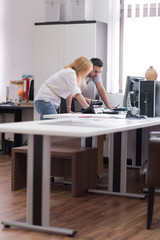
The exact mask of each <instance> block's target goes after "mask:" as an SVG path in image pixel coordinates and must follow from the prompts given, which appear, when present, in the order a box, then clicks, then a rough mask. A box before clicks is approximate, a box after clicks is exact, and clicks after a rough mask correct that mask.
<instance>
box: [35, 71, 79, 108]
mask: <svg viewBox="0 0 160 240" xmlns="http://www.w3.org/2000/svg"><path fill="white" fill-rule="evenodd" d="M77 93H81V90H80V88H79V86H78V83H77V75H76V72H75V71H74V70H73V69H72V68H64V69H62V70H60V71H59V72H57V73H55V74H53V75H52V76H51V77H50V78H48V79H47V80H46V81H45V82H44V83H43V84H42V86H41V87H40V89H39V91H38V93H37V95H36V97H35V100H44V101H45V102H50V103H52V104H53V105H54V106H55V108H58V107H59V105H60V103H61V97H62V98H64V99H66V98H67V97H68V96H69V95H70V94H72V96H73V97H74V96H75V95H76V94H77Z"/></svg>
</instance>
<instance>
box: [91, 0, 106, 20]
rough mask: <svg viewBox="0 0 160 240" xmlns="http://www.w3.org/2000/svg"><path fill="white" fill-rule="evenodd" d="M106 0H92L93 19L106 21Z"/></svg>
mask: <svg viewBox="0 0 160 240" xmlns="http://www.w3.org/2000/svg"><path fill="white" fill-rule="evenodd" d="M107 8H108V0H94V5H93V15H94V19H95V20H98V21H101V22H107Z"/></svg>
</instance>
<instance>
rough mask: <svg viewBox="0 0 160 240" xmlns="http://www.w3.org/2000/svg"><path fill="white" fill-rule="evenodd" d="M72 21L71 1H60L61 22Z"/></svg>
mask: <svg viewBox="0 0 160 240" xmlns="http://www.w3.org/2000/svg"><path fill="white" fill-rule="evenodd" d="M70 20H71V6H70V0H60V21H70Z"/></svg>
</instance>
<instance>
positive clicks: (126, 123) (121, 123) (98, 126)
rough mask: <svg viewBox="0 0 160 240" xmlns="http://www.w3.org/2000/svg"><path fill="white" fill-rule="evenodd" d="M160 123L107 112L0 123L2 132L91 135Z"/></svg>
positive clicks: (158, 120) (70, 135)
mask: <svg viewBox="0 0 160 240" xmlns="http://www.w3.org/2000/svg"><path fill="white" fill-rule="evenodd" d="M158 125H160V117H155V118H146V119H128V118H125V116H115V115H114V116H111V115H106V114H100V115H99V114H83V115H82V114H80V115H78V114H76V116H74V117H70V118H68V117H67V118H62V119H53V120H44V121H28V122H18V123H4V124H0V132H12V133H23V134H36V135H49V136H63V137H78V138H79V137H91V136H98V135H104V134H110V133H116V132H123V131H128V130H134V129H138V128H146V127H152V126H158Z"/></svg>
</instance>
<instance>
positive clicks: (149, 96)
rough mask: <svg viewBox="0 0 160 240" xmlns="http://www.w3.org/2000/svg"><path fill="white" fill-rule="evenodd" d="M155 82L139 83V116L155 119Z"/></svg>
mask: <svg viewBox="0 0 160 240" xmlns="http://www.w3.org/2000/svg"><path fill="white" fill-rule="evenodd" d="M155 90H156V81H141V82H140V93H139V108H140V114H141V115H146V116H148V117H155V94H156V91H155Z"/></svg>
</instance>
